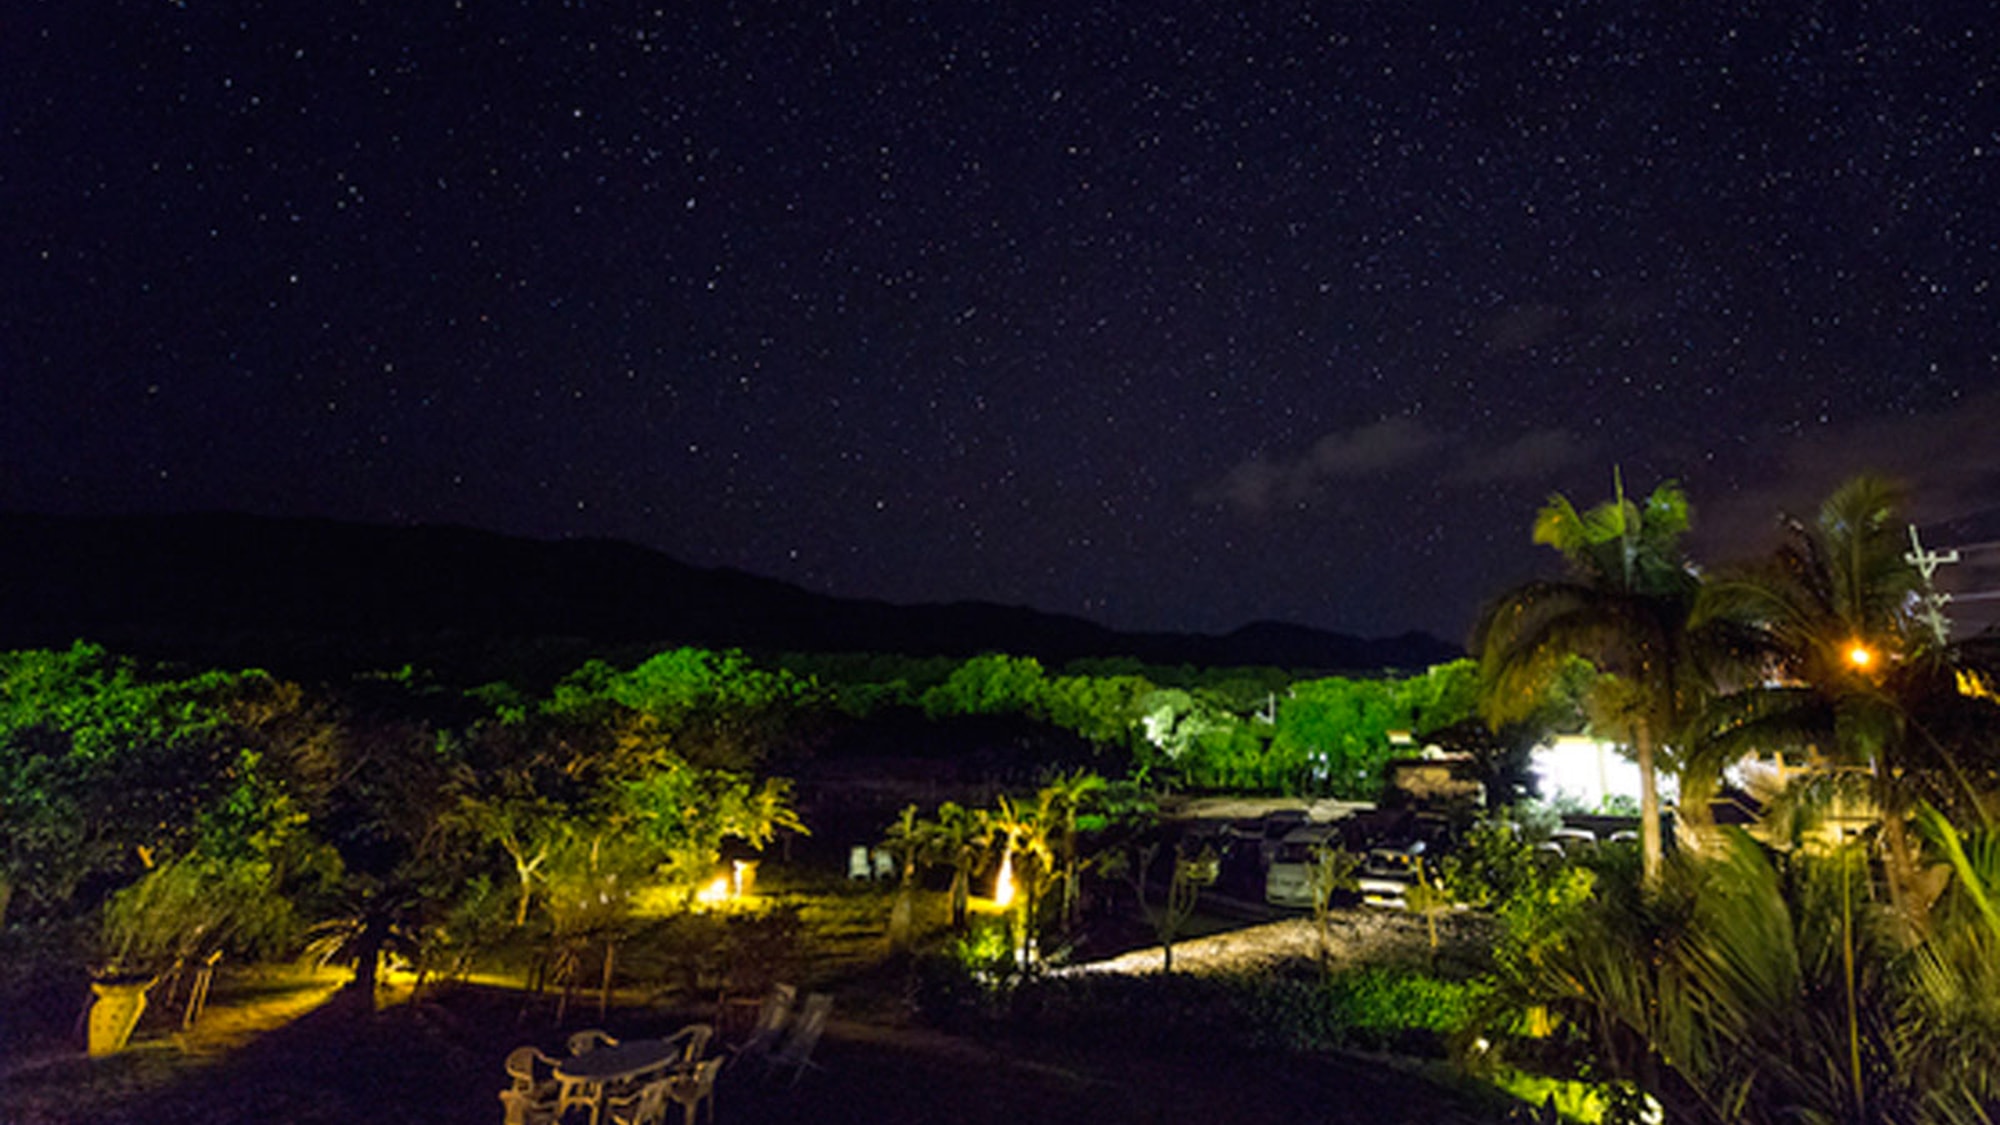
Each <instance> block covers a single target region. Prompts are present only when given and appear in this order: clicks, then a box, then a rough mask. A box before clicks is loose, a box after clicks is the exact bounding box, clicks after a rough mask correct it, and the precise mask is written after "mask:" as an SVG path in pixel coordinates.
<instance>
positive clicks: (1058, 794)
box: [1036, 769, 1109, 931]
mask: <svg viewBox="0 0 2000 1125" xmlns="http://www.w3.org/2000/svg"><path fill="white" fill-rule="evenodd" d="M1108 784H1109V783H1108V782H1106V781H1105V780H1104V777H1103V775H1102V774H1096V773H1092V772H1090V771H1089V770H1081V769H1080V770H1075V771H1073V772H1070V773H1059V774H1055V775H1053V776H1051V777H1050V778H1048V780H1047V782H1046V783H1045V784H1044V785H1043V786H1042V788H1041V791H1040V792H1039V793H1037V794H1036V799H1037V801H1038V803H1040V804H1041V805H1042V806H1043V807H1044V808H1046V809H1047V810H1048V814H1049V815H1048V820H1047V823H1048V826H1049V833H1050V836H1051V837H1052V838H1051V840H1050V844H1051V846H1052V851H1053V852H1054V859H1055V866H1056V874H1057V876H1058V877H1059V878H1060V879H1061V880H1062V927H1063V929H1064V930H1065V931H1067V930H1072V929H1074V928H1075V927H1076V921H1077V910H1078V907H1079V905H1080V902H1079V900H1080V898H1081V895H1080V894H1079V884H1080V883H1081V872H1082V857H1081V855H1079V852H1078V845H1077V820H1078V818H1079V817H1080V816H1081V815H1082V814H1083V813H1084V810H1085V807H1086V806H1087V805H1088V804H1089V803H1090V802H1091V800H1092V799H1093V798H1094V797H1097V796H1100V795H1101V794H1102V793H1103V791H1104V789H1105V788H1106V786H1107V785H1108Z"/></svg>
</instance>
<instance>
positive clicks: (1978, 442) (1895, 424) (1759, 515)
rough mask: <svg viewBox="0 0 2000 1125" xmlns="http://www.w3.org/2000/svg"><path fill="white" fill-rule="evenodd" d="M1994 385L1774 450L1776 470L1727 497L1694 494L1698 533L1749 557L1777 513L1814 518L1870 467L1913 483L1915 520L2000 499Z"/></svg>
mask: <svg viewBox="0 0 2000 1125" xmlns="http://www.w3.org/2000/svg"><path fill="white" fill-rule="evenodd" d="M1995 434H2000V391H1992V392H1987V393H1984V394H1979V395H1973V396H1969V397H1966V398H1964V399H1962V400H1960V401H1959V402H1958V403H1957V404H1956V405H1954V406H1952V407H1951V408H1949V409H1946V410H1940V411H1934V412H1931V413H1927V414H1916V415H1898V416H1896V417H1891V418H1873V419H1867V420H1864V421H1861V422H1856V423H1853V424H1850V425H1846V426H1832V427H1827V428H1824V429H1819V430H1815V431H1810V432H1808V433H1806V434H1804V435H1801V436H1799V437H1796V438H1793V439H1790V440H1789V441H1786V442H1784V443H1783V444H1781V445H1780V446H1779V447H1778V448H1776V449H1774V450H1773V453H1774V454H1775V459H1776V462H1777V468H1776V471H1775V472H1773V473H1771V474H1770V475H1769V476H1768V477H1767V478H1765V479H1763V480H1760V481H1758V482H1757V483H1756V484H1755V485H1753V486H1751V487H1748V488H1744V489H1740V490H1738V491H1737V492H1735V493H1734V494H1732V495H1727V496H1712V497H1704V496H1700V495H1697V496H1696V498H1695V499H1696V511H1695V515H1696V533H1697V535H1698V536H1699V537H1700V539H1701V541H1702V542H1704V543H1706V544H1709V545H1712V547H1713V549H1714V550H1715V551H1716V553H1718V554H1721V555H1725V556H1726V557H1740V556H1743V555H1746V554H1754V553H1756V552H1758V551H1760V550H1761V549H1763V548H1764V547H1765V546H1768V545H1769V544H1770V543H1772V542H1774V541H1775V540H1776V538H1777V516H1778V514H1779V513H1781V512H1788V513H1792V514H1795V515H1800V516H1808V517H1809V516H1811V515H1812V514H1813V513H1814V512H1815V511H1816V510H1817V509H1818V507H1819V504H1820V501H1822V500H1824V499H1825V498H1826V497H1827V495H1828V494H1829V493H1831V492H1832V491H1833V490H1834V489H1835V488H1836V487H1838V486H1839V484H1840V483H1841V482H1842V481H1844V480H1846V479H1847V478H1849V477H1851V476H1854V475H1855V474H1857V473H1863V472H1870V473H1876V474H1880V475H1883V476H1888V477H1891V478H1894V479H1896V480H1899V481H1901V482H1903V483H1904V484H1905V485H1907V486H1908V488H1909V510H1908V512H1907V513H1906V515H1907V516H1908V517H1909V518H1910V519H1911V520H1912V521H1914V522H1916V523H1919V524H1936V523H1943V522H1946V521H1949V520H1955V519H1960V518H1963V517H1966V516H1970V515H1974V514H1977V513H1979V512H1982V511H1985V510H1990V509H1992V508H1995V507H1996V506H2000V441H1995V440H1994V435H1995Z"/></svg>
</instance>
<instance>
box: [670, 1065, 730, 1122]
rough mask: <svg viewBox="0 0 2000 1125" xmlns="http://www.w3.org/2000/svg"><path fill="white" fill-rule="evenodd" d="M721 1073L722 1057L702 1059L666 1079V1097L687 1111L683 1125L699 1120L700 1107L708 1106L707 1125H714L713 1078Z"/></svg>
mask: <svg viewBox="0 0 2000 1125" xmlns="http://www.w3.org/2000/svg"><path fill="white" fill-rule="evenodd" d="M721 1072H722V1056H721V1055H717V1056H715V1057H714V1058H709V1059H703V1060H701V1061H700V1062H698V1063H696V1064H694V1067H693V1069H691V1070H685V1071H682V1072H681V1073H679V1074H676V1075H674V1076H673V1077H671V1078H669V1079H667V1097H668V1098H670V1099H672V1101H673V1102H674V1103H675V1104H676V1105H679V1106H681V1107H682V1108H683V1109H685V1110H686V1111H687V1116H686V1117H685V1118H684V1119H683V1120H684V1122H685V1125H695V1123H696V1122H697V1121H699V1120H700V1119H701V1107H702V1106H703V1105H704V1104H706V1105H707V1106H708V1125H715V1076H716V1075H717V1074H720V1073H721Z"/></svg>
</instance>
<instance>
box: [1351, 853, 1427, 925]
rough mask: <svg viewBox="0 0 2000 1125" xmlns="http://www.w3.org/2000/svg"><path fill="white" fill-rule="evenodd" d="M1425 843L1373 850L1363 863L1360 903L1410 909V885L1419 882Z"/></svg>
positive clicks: (1392, 908)
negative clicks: (1418, 876)
mask: <svg viewBox="0 0 2000 1125" xmlns="http://www.w3.org/2000/svg"><path fill="white" fill-rule="evenodd" d="M1428 850H1429V848H1428V845H1427V844H1426V842H1425V841H1423V840H1412V841H1411V842H1409V843H1408V844H1404V845H1401V846H1391V847H1381V848H1371V849H1369V851H1368V854H1367V855H1366V856H1365V857H1363V858H1362V861H1361V878H1360V886H1361V902H1362V904H1363V905H1365V906H1380V907H1385V908H1388V909H1391V910H1407V909H1409V906H1410V903H1409V899H1408V894H1409V889H1410V884H1412V883H1414V882H1416V881H1417V875H1418V873H1419V871H1420V870H1421V869H1422V865H1423V857H1424V854H1425V853H1426V852H1427V851H1428Z"/></svg>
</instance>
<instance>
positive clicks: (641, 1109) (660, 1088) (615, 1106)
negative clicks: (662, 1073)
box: [604, 1078, 673, 1125]
mask: <svg viewBox="0 0 2000 1125" xmlns="http://www.w3.org/2000/svg"><path fill="white" fill-rule="evenodd" d="M671 1081H673V1080H672V1079H671V1078H656V1079H654V1080H653V1081H651V1082H648V1083H646V1084H645V1085H644V1086H641V1087H640V1088H639V1091H638V1092H637V1093H635V1094H631V1095H629V1096H627V1097H623V1098H609V1099H607V1100H606V1101H605V1103H604V1116H605V1119H606V1120H608V1121H610V1122H612V1125H663V1123H664V1122H665V1121H666V1118H667V1084H668V1083H669V1082H671Z"/></svg>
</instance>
